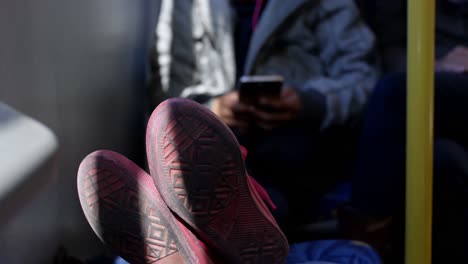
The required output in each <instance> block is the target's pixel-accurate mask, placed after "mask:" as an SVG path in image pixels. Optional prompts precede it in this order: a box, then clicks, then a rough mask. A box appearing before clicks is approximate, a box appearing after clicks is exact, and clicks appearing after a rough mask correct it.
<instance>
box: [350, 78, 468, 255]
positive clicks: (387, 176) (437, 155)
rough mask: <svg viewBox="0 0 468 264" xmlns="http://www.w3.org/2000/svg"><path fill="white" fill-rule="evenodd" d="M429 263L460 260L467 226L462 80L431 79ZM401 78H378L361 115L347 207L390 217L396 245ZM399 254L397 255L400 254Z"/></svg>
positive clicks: (400, 211)
mask: <svg viewBox="0 0 468 264" xmlns="http://www.w3.org/2000/svg"><path fill="white" fill-rule="evenodd" d="M434 135H435V144H434V202H433V204H434V219H433V221H434V225H433V227H434V228H433V232H434V250H433V255H434V263H438V262H441V263H450V261H448V259H447V255H450V256H451V258H453V259H454V260H460V259H461V258H463V259H465V256H463V254H462V253H463V252H464V250H466V249H468V247H467V245H468V243H467V241H466V240H467V238H468V236H467V229H468V228H467V227H466V224H465V223H468V222H467V220H468V218H467V217H466V216H467V213H466V208H468V203H467V202H468V199H467V197H468V195H467V193H468V188H467V185H466V184H467V181H468V155H467V152H466V150H467V149H468V76H466V75H459V74H449V73H437V74H436V75H435V112H434ZM405 144H406V75H405V74H403V73H401V74H394V75H391V76H388V77H386V78H383V79H382V80H381V81H380V82H379V83H378V84H377V86H376V89H375V90H374V93H373V95H372V96H371V99H370V101H369V104H368V106H367V109H366V111H365V115H364V124H363V130H362V135H361V140H360V145H359V151H358V156H357V162H356V169H355V171H354V177H353V195H352V206H353V207H355V208H357V209H358V210H359V211H361V212H362V213H364V214H366V215H368V216H371V217H376V218H379V217H385V216H390V215H393V216H394V219H395V222H396V223H395V227H396V230H395V232H394V233H395V234H396V238H395V240H396V241H397V242H396V244H399V245H402V238H403V234H404V233H403V229H404V228H403V227H404V225H403V221H404V204H405V199H404V198H405V158H406V157H405ZM401 250H402V249H401ZM400 253H401V252H400Z"/></svg>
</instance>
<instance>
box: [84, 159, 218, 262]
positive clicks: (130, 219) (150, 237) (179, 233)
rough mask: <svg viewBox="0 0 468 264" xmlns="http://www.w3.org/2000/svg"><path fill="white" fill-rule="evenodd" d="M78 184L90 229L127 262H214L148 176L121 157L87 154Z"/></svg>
mask: <svg viewBox="0 0 468 264" xmlns="http://www.w3.org/2000/svg"><path fill="white" fill-rule="evenodd" d="M77 182H78V193H79V197H80V203H81V207H82V208H83V212H84V214H85V216H86V219H87V220H88V222H89V224H90V225H91V227H92V229H93V230H94V232H95V233H96V234H97V236H98V237H99V238H100V239H101V240H102V241H103V242H105V243H107V244H108V245H110V246H111V248H112V249H113V250H114V251H115V252H116V253H117V254H119V255H120V256H121V257H123V258H124V259H125V260H127V261H129V262H130V263H160V264H162V263H213V262H212V261H211V260H210V257H208V256H207V253H206V252H207V251H206V248H203V244H202V243H201V242H199V240H198V239H197V238H196V237H195V236H194V235H193V234H192V233H191V232H190V231H189V230H188V229H187V228H186V227H185V226H184V225H183V224H182V223H180V222H179V221H178V220H177V219H176V218H175V217H174V216H173V214H172V213H171V212H170V211H169V209H168V208H167V206H166V204H165V203H164V201H163V200H162V198H161V196H160V195H159V193H158V191H157V190H156V188H155V186H154V183H153V180H152V179H151V177H150V176H149V175H148V174H147V173H146V172H144V171H143V170H142V169H141V168H139V167H138V166H137V165H135V164H134V163H133V162H131V161H130V160H128V159H127V158H125V157H123V156H122V155H120V154H118V153H115V152H112V151H105V150H101V151H96V152H94V153H91V154H90V155H88V156H87V157H86V158H85V159H84V160H83V161H82V162H81V164H80V168H79V170H78V180H77Z"/></svg>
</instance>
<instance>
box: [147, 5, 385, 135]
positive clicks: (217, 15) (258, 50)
mask: <svg viewBox="0 0 468 264" xmlns="http://www.w3.org/2000/svg"><path fill="white" fill-rule="evenodd" d="M234 19H235V17H234V13H233V10H232V9H231V6H230V3H229V1H228V0H193V1H186V0H162V2H161V7H160V12H159V16H158V23H157V26H156V34H155V42H154V43H155V45H154V49H153V55H152V62H153V63H152V66H153V67H152V70H153V79H152V91H153V92H154V94H153V98H154V100H156V102H158V101H161V100H164V99H165V98H168V97H187V98H192V99H194V100H196V101H198V102H200V103H207V102H209V101H210V99H211V98H213V97H215V96H218V95H221V94H223V93H226V92H228V91H230V90H232V89H234V86H235V83H236V80H235V76H236V74H235V61H234V47H233V39H232V37H233V24H234V23H233V22H234ZM374 43H375V40H374V36H373V34H372V33H371V31H370V30H369V29H368V28H367V26H366V25H365V24H364V23H363V22H362V20H361V18H360V16H359V12H358V10H357V8H356V7H355V5H354V2H353V1H351V0H287V1H286V0H270V1H269V2H268V4H267V6H266V7H265V10H264V12H263V14H262V17H261V19H260V21H259V24H258V26H257V29H256V31H255V32H254V34H253V36H252V40H251V43H250V48H249V51H248V55H247V58H246V64H245V72H244V74H281V75H283V76H284V78H285V82H286V84H287V85H289V86H292V87H295V88H297V90H298V92H299V94H300V96H301V99H302V103H303V106H304V107H303V108H304V113H303V114H304V117H310V118H311V120H312V118H313V117H317V113H319V115H320V116H318V117H317V118H319V122H320V124H321V126H322V128H327V127H329V126H331V125H342V124H344V123H346V122H348V121H351V120H353V119H354V118H355V117H357V116H358V115H359V114H360V113H361V111H362V109H363V106H364V105H365V103H366V100H367V97H368V95H369V93H370V92H371V90H372V88H373V86H374V84H375V82H376V80H377V77H378V70H377V67H376V64H375V61H376V60H375V53H374V52H375V47H374V46H375V44H374Z"/></svg>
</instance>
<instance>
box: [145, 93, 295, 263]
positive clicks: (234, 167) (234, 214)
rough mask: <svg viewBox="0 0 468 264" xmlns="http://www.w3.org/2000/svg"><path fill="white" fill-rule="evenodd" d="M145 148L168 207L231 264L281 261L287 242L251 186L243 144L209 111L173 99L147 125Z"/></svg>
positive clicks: (163, 105) (190, 102) (160, 107)
mask: <svg viewBox="0 0 468 264" xmlns="http://www.w3.org/2000/svg"><path fill="white" fill-rule="evenodd" d="M146 140H147V141H146V149H147V155H148V161H149V167H150V170H151V175H152V176H153V179H154V182H155V184H156V186H157V188H158V189H159V191H160V194H161V196H162V197H163V199H164V200H165V202H166V204H167V205H168V207H169V208H170V209H171V210H172V211H173V212H175V213H176V214H177V215H178V216H179V217H180V218H181V219H182V220H183V221H185V222H186V223H188V224H189V225H190V226H191V227H192V228H193V229H194V230H195V231H196V232H197V233H198V234H199V236H200V237H201V238H202V239H204V240H205V242H206V243H207V244H209V245H211V246H214V247H215V248H216V249H218V251H220V252H221V254H223V256H224V257H225V258H227V259H228V260H229V261H230V262H231V263H269V264H271V263H283V262H284V260H285V259H286V256H287V253H288V244H287V241H286V239H285V237H284V235H283V233H282V232H281V231H280V229H279V228H278V226H277V225H276V224H274V223H273V221H274V220H273V221H272V220H271V219H269V218H268V217H267V216H266V215H265V214H264V213H263V212H262V210H261V209H260V206H261V205H259V204H257V201H256V200H255V199H254V198H253V196H252V193H251V192H250V190H249V187H248V183H247V178H246V172H245V168H244V163H243V160H242V155H241V152H240V149H239V144H238V143H237V140H236V138H235V136H234V135H233V134H232V132H231V131H230V129H229V128H228V127H227V126H225V125H224V124H223V123H222V122H221V121H220V120H219V119H218V118H217V117H216V116H215V115H214V114H213V113H212V112H211V111H209V110H208V109H206V108H204V107H203V106H201V105H199V104H198V103H195V102H193V101H191V100H188V99H169V100H166V101H165V102H163V103H162V104H160V105H159V106H158V108H157V109H156V110H155V111H154V112H153V114H152V116H151V118H150V121H149V123H148V128H147V134H146Z"/></svg>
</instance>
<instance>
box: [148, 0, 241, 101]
mask: <svg viewBox="0 0 468 264" xmlns="http://www.w3.org/2000/svg"><path fill="white" fill-rule="evenodd" d="M205 2H207V1H198V2H197V1H193V2H192V1H173V0H162V1H160V8H159V9H160V11H159V15H158V20H157V24H156V30H155V34H154V42H153V43H154V45H153V47H152V51H151V80H150V92H151V97H152V101H153V102H154V103H156V104H157V103H159V102H161V101H162V100H164V99H167V98H171V97H184V98H190V99H193V100H195V101H197V102H199V103H202V104H207V103H208V102H209V100H210V99H211V98H212V97H214V96H217V95H220V94H222V93H224V92H226V91H227V90H228V89H232V87H233V82H234V80H233V75H234V72H232V71H233V68H234V67H233V66H231V65H233V63H234V61H233V56H234V55H233V54H232V51H231V50H232V46H230V45H231V43H232V37H231V36H230V33H231V32H230V31H229V30H230V26H231V24H230V23H229V21H227V20H228V17H227V15H226V14H224V13H226V12H228V11H230V10H228V9H227V8H226V6H222V5H221V3H218V5H217V6H216V8H214V9H210V6H206V5H202V4H200V3H205ZM213 10H215V11H219V12H218V13H220V14H217V13H214V14H212V13H211V12H212V11H213ZM223 14H224V17H225V18H226V21H225V22H224V21H221V20H220V19H217V18H218V17H223ZM194 17H197V18H200V17H201V18H202V19H193V18H194ZM210 25H212V26H210Z"/></svg>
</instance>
